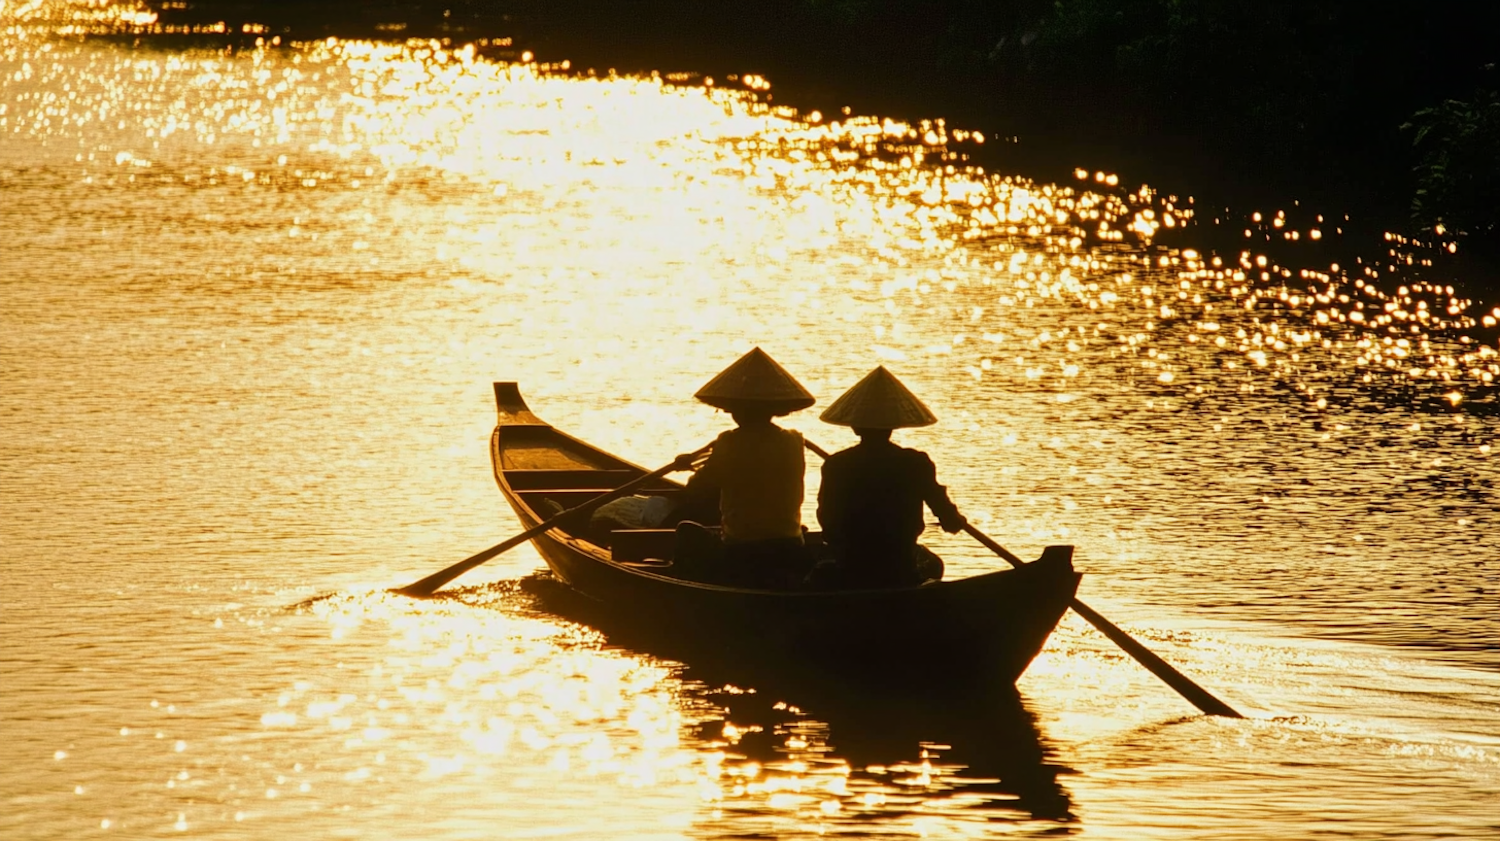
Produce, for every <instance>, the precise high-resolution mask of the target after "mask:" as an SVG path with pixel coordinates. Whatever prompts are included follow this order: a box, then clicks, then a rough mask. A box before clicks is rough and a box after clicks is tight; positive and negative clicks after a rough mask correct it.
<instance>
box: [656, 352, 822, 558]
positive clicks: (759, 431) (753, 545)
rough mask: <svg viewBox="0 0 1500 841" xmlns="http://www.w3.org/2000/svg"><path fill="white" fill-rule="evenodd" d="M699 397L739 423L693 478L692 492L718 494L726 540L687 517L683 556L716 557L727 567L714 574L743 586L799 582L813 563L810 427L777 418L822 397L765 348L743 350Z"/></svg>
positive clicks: (682, 528)
mask: <svg viewBox="0 0 1500 841" xmlns="http://www.w3.org/2000/svg"><path fill="white" fill-rule="evenodd" d="M694 396H695V397H697V398H698V399H699V400H701V401H703V402H704V403H707V404H708V405H710V406H713V407H715V408H718V409H723V410H725V411H727V412H729V414H730V415H731V416H732V417H733V418H734V422H735V425H736V426H735V428H734V429H731V430H729V431H727V432H724V433H723V434H721V435H720V436H719V437H718V438H717V439H715V440H714V444H713V451H712V453H711V454H710V455H709V457H708V459H707V461H705V462H704V463H703V465H702V466H701V467H700V468H698V470H697V472H695V473H694V474H693V476H692V478H691V479H689V480H688V491H687V495H688V496H689V497H690V498H692V497H698V498H701V497H702V496H703V495H705V494H714V495H717V497H718V508H719V522H720V525H721V527H722V532H721V533H722V545H719V544H718V543H717V541H714V540H713V538H712V536H711V535H710V534H708V533H706V532H705V530H703V529H702V528H701V527H695V526H694V524H691V523H683V524H682V525H681V526H679V528H678V556H679V559H680V560H682V561H684V562H686V563H692V562H693V560H694V559H695V558H697V559H702V558H703V557H704V556H710V558H709V562H710V563H714V565H716V566H718V567H719V569H718V570H716V571H714V572H715V573H716V574H715V575H714V576H713V577H715V578H716V579H718V580H721V581H723V582H725V583H729V584H734V585H737V586H746V587H776V586H781V585H785V584H790V583H792V582H795V581H796V580H798V579H800V578H801V576H802V574H803V573H804V572H805V567H806V565H807V562H806V560H805V553H804V552H803V551H802V494H803V474H804V472H805V471H806V461H805V459H804V457H803V452H802V446H803V444H802V433H800V432H797V431H796V430H792V429H783V428H781V427H779V426H777V425H776V424H775V423H774V422H773V421H772V419H773V418H775V417H779V416H782V415H787V414H791V413H792V412H795V411H797V410H799V409H805V408H807V407H808V406H811V405H812V404H813V403H815V402H816V399H815V398H814V397H813V396H812V395H811V394H809V393H808V391H807V389H805V388H803V387H802V384H801V383H799V382H797V380H796V378H795V377H793V376H792V375H791V374H789V373H787V371H786V369H785V368H782V367H781V366H780V365H778V364H777V363H776V360H774V359H772V358H771V357H770V355H769V354H767V353H766V352H765V351H763V350H761V349H760V348H755V349H753V350H751V351H750V352H749V353H747V354H745V355H744V356H742V357H740V359H739V360H738V361H736V362H735V363H734V364H733V365H730V366H729V367H728V368H726V369H724V371H723V373H721V374H719V375H718V376H716V377H714V378H713V379H712V380H709V382H708V384H707V385H705V386H703V388H701V389H699V390H698V393H697V394H696V395H694ZM714 555H718V556H720V557H719V558H717V559H713V558H712V556H714ZM715 561H717V563H715Z"/></svg>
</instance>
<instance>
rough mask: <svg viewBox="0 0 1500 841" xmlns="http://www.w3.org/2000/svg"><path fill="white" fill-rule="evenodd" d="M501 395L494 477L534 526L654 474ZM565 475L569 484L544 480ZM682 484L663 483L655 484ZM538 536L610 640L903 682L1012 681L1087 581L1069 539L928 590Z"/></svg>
mask: <svg viewBox="0 0 1500 841" xmlns="http://www.w3.org/2000/svg"><path fill="white" fill-rule="evenodd" d="M495 391H496V401H497V406H498V408H499V416H500V422H499V424H498V425H497V426H496V429H495V433H494V435H493V436H492V438H491V458H492V461H493V463H494V468H495V478H496V481H497V483H498V484H499V486H500V490H501V492H502V494H503V495H504V496H505V498H506V501H507V502H508V503H509V504H510V506H511V508H512V510H514V511H515V514H516V516H517V517H518V518H519V519H520V520H521V522H522V524H523V525H524V526H526V527H528V528H530V527H533V526H535V525H537V524H539V523H540V522H541V521H542V519H544V515H543V514H542V513H539V512H538V510H537V508H538V507H540V505H541V504H542V500H545V499H554V498H562V499H565V500H567V501H568V503H569V504H570V505H571V504H575V503H576V502H577V501H582V499H584V498H587V497H588V496H589V495H591V494H594V493H595V492H596V491H597V492H598V493H603V492H604V490H607V489H609V488H612V487H617V486H618V485H619V484H623V481H627V480H628V479H630V478H635V477H638V476H640V475H643V474H644V473H646V472H647V471H646V470H645V469H644V468H641V467H639V466H637V465H633V464H630V463H629V462H625V461H623V460H621V459H619V458H617V457H615V456H612V455H610V454H608V453H604V452H603V451H600V450H598V449H596V448H593V447H591V446H590V445H588V444H585V443H583V442H581V441H579V440H577V439H575V438H572V437H571V436H567V435H565V434H564V433H562V432H560V431H557V430H555V429H553V428H552V427H551V426H549V425H547V424H545V423H544V422H542V421H541V420H540V419H538V418H536V416H535V415H533V414H532V413H531V412H530V410H529V409H528V408H526V405H525V402H524V400H522V399H521V397H520V393H519V391H518V390H517V389H516V387H515V384H513V383H496V384H495ZM560 483H565V484H567V487H563V488H539V487H538V485H547V484H560ZM577 485H591V487H575V486H577ZM680 488H681V486H680V485H677V484H676V483H672V482H662V483H661V484H660V485H659V486H657V487H656V488H655V491H656V492H660V493H664V494H670V493H672V492H674V491H675V490H680ZM534 542H535V545H536V548H537V551H538V552H539V553H540V554H541V556H542V558H543V559H544V560H545V561H546V562H547V565H548V567H549V568H550V569H551V570H552V573H553V574H554V575H555V576H556V577H557V578H558V579H559V580H560V581H561V582H562V583H564V584H565V585H566V586H567V587H568V588H569V589H570V590H571V591H572V593H574V594H576V595H577V596H578V597H579V598H578V599H575V600H573V601H572V607H573V611H572V612H574V613H580V614H582V615H583V616H584V618H586V619H587V621H589V622H591V623H592V624H595V625H599V626H600V627H602V628H605V629H606V630H607V631H609V632H610V633H611V635H612V636H614V635H621V636H622V637H630V638H636V639H641V640H645V641H648V644H649V646H650V647H651V648H652V649H653V650H665V651H668V652H682V653H687V654H688V656H693V655H694V654H702V653H707V654H710V655H712V656H729V655H734V656H742V657H757V658H769V659H772V660H786V661H789V662H790V661H795V662H797V663H800V664H802V665H804V666H807V667H809V668H812V669H814V670H828V669H832V670H838V671H840V672H864V673H870V674H883V675H899V676H901V678H902V679H909V678H918V679H926V678H930V679H943V680H950V679H957V678H975V679H979V680H982V681H983V682H984V683H987V684H988V683H994V682H1000V683H1013V682H1014V681H1015V680H1016V679H1017V678H1018V677H1019V676H1020V675H1021V673H1022V672H1023V671H1025V669H1026V667H1027V665H1028V664H1030V662H1031V660H1032V659H1033V658H1034V657H1035V656H1036V655H1037V653H1038V652H1039V651H1040V650H1041V648H1042V646H1043V645H1044V644H1045V643H1046V640H1047V637H1048V636H1049V635H1050V634H1051V632H1052V630H1053V628H1054V627H1056V625H1057V622H1058V621H1059V620H1060V619H1061V617H1062V615H1063V613H1064V612H1065V611H1066V610H1067V608H1068V603H1069V601H1070V600H1071V599H1072V598H1073V595H1074V593H1075V591H1076V589H1077V586H1078V581H1079V577H1080V576H1079V575H1078V574H1077V573H1075V572H1074V571H1073V568H1072V563H1071V555H1072V549H1071V547H1050V548H1049V550H1048V551H1047V552H1046V553H1044V555H1043V557H1042V559H1040V560H1039V561H1037V562H1035V563H1031V564H1027V565H1025V566H1023V567H1021V568H1019V569H1013V570H1003V571H998V572H993V573H988V574H984V575H979V576H974V577H971V578H965V579H960V580H955V581H945V582H938V583H933V584H928V585H925V586H922V587H911V588H900V589H885V590H856V591H837V592H817V591H809V592H785V591H770V590H750V589H742V588H735V587H725V586H718V585H713V584H705V583H700V582H695V581H687V580H683V579H678V578H674V577H672V575H671V568H670V566H669V565H666V564H662V563H659V562H658V563H644V564H642V563H625V562H617V561H615V560H613V559H612V557H611V553H610V550H609V549H607V548H605V547H602V546H599V545H597V544H595V543H593V542H591V541H590V540H589V539H587V535H585V534H575V533H572V532H570V531H568V530H565V529H562V528H555V529H552V530H551V531H549V532H547V533H546V534H544V535H542V536H539V537H537V538H536V539H535V541H534Z"/></svg>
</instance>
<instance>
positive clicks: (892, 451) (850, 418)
mask: <svg viewBox="0 0 1500 841" xmlns="http://www.w3.org/2000/svg"><path fill="white" fill-rule="evenodd" d="M821 419H822V420H824V421H826V422H828V423H832V424H838V425H840V426H849V427H853V428H854V433H855V434H856V435H858V436H859V443H858V444H856V445H855V446H853V447H850V448H849V449H847V450H843V451H841V452H837V453H834V454H833V455H831V456H829V457H828V459H827V461H825V462H823V484H822V487H821V488H820V489H819V491H818V523H819V524H820V525H822V527H823V539H824V541H825V542H826V543H827V545H828V546H829V548H830V549H831V550H832V552H833V555H834V561H835V564H834V566H835V571H834V572H832V573H830V572H829V571H828V570H827V568H824V569H822V570H820V573H822V574H821V575H820V576H819V577H820V578H821V579H822V580H823V582H824V583H827V582H828V581H829V580H830V579H833V580H835V581H836V583H837V584H838V585H839V586H845V587H908V586H916V585H918V584H921V583H922V582H923V581H924V580H930V579H934V578H940V577H941V576H942V561H940V560H938V559H937V556H936V555H934V554H932V553H931V552H930V551H929V550H927V549H926V547H923V546H921V545H920V544H918V543H917V538H918V537H919V536H920V535H921V534H922V530H923V529H924V528H925V525H924V523H923V522H922V506H923V505H924V504H925V505H926V506H927V507H928V508H930V509H932V513H934V514H936V515H937V518H938V522H940V523H941V524H942V527H943V530H944V531H946V532H948V533H949V534H952V533H954V532H957V531H959V530H960V529H962V528H963V527H964V525H965V524H966V523H967V522H968V521H967V520H965V519H964V516H963V515H962V514H960V513H959V512H958V508H957V507H956V506H954V504H953V501H952V500H950V499H949V498H948V491H947V489H946V488H944V487H943V486H942V485H939V484H938V482H937V468H936V467H935V466H934V465H933V463H932V459H931V458H928V456H927V454H926V453H924V452H922V451H920V450H913V449H908V448H906V447H900V446H897V445H896V444H894V443H892V441H891V432H892V430H896V429H903V428H907V427H917V426H929V425H931V424H934V423H937V416H935V415H934V414H933V413H932V411H931V410H930V409H928V408H927V407H926V406H925V405H923V403H922V401H921V400H918V399H917V396H916V395H915V394H912V393H911V391H909V390H908V389H907V388H906V386H904V385H902V384H901V381H900V380H898V379H896V377H895V375H894V374H892V373H891V372H890V371H887V370H886V369H885V368H884V367H883V366H882V367H879V368H876V369H875V370H873V371H871V372H870V373H869V374H867V375H866V376H865V378H864V379H862V380H860V381H859V382H858V383H856V384H855V385H854V386H853V387H852V388H850V389H849V390H848V391H846V392H845V393H844V395H843V396H842V397H840V398H839V399H837V400H835V401H834V402H833V405H831V406H829V407H828V409H827V410H826V411H824V412H823V415H822V418H821Z"/></svg>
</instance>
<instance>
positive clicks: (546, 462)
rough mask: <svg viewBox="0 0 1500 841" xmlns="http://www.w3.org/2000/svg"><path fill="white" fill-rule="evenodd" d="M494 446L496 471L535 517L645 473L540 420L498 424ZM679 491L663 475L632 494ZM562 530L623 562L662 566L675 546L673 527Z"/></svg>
mask: <svg viewBox="0 0 1500 841" xmlns="http://www.w3.org/2000/svg"><path fill="white" fill-rule="evenodd" d="M493 445H494V456H495V459H496V467H497V473H498V474H500V478H502V479H503V481H504V482H505V483H506V484H507V485H508V486H509V487H510V489H511V490H512V491H513V492H514V494H515V497H516V498H517V499H518V500H519V501H520V502H521V503H522V504H524V505H525V506H526V507H527V508H529V509H530V510H531V511H532V512H533V514H534V516H535V517H536V518H537V519H538V520H544V519H546V518H547V517H550V516H552V515H553V514H554V513H555V512H556V511H557V510H559V509H562V510H566V509H569V508H573V507H575V506H578V505H582V504H583V503H585V502H588V501H589V500H591V499H594V498H596V497H598V496H600V495H602V494H606V493H609V492H610V491H612V490H614V489H616V488H618V487H620V486H621V485H623V484H625V483H626V482H629V481H631V480H633V479H636V478H638V477H640V476H642V475H644V474H645V473H646V471H645V470H644V469H642V468H640V467H638V466H636V465H633V464H630V463H628V462H625V461H622V460H620V459H616V458H614V457H612V456H609V455H608V454H606V453H603V452H600V451H599V450H596V449H594V448H592V447H590V446H588V445H587V444H584V443H583V442H581V441H578V440H576V439H574V438H572V437H571V436H568V435H565V434H563V433H561V432H558V431H557V430H556V429H554V428H553V427H551V426H549V425H546V424H542V423H537V424H534V425H533V424H524V425H502V426H500V427H499V428H497V429H496V431H495V440H494V442H493ZM682 491H683V486H682V485H681V484H679V483H677V482H673V481H672V480H670V479H665V478H663V479H657V480H654V481H652V482H647V483H646V484H644V485H642V486H641V487H640V488H637V489H636V491H635V493H636V494H638V495H641V496H660V497H665V498H667V499H673V498H675V497H677V496H679V495H680V494H681V493H682ZM562 530H563V531H565V532H567V533H568V534H570V535H572V536H574V537H576V538H579V539H582V540H587V541H589V542H591V543H594V544H596V545H599V546H600V547H601V551H606V550H607V551H609V552H610V553H611V556H612V559H613V560H615V561H619V562H622V563H632V564H642V565H651V566H665V565H666V564H667V562H670V560H671V558H672V555H673V548H674V546H675V539H674V536H675V531H674V530H673V529H670V528H665V529H612V530H610V531H609V532H607V533H605V534H597V533H595V534H590V533H588V532H587V529H586V528H580V527H579V526H578V525H573V526H571V527H567V526H565V527H563V529H562Z"/></svg>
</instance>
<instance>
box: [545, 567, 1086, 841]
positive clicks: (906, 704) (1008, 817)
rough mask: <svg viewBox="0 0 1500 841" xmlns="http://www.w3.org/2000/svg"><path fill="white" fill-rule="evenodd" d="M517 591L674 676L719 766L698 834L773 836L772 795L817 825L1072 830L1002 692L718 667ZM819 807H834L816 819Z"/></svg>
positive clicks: (761, 664) (573, 598)
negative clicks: (952, 824)
mask: <svg viewBox="0 0 1500 841" xmlns="http://www.w3.org/2000/svg"><path fill="white" fill-rule="evenodd" d="M520 585H521V590H522V591H524V592H525V593H527V594H529V595H530V596H532V597H533V598H534V599H536V603H537V606H538V607H540V608H541V609H543V610H545V611H547V612H549V613H553V614H557V615H560V616H562V617H564V618H567V619H572V620H575V621H580V622H584V623H587V624H590V625H593V626H594V627H596V628H598V629H600V630H602V631H603V632H604V634H605V636H606V639H607V641H608V644H609V645H610V646H612V647H620V648H625V649H630V650H632V651H637V652H644V653H648V654H654V655H659V656H665V657H670V658H672V659H676V660H679V661H682V662H683V663H684V664H685V665H684V666H682V667H681V671H680V672H678V678H679V682H680V685H681V686H682V687H683V695H684V707H685V709H686V710H687V711H688V712H689V716H688V717H689V718H690V719H691V720H692V721H693V723H692V724H691V726H690V734H691V736H692V737H693V741H694V742H695V743H696V744H697V745H698V746H699V748H700V749H701V750H704V751H709V752H713V751H718V752H721V753H722V759H720V760H718V761H716V762H711V763H708V771H709V774H710V776H711V777H713V778H714V779H713V781H714V782H715V783H717V784H718V787H719V791H718V795H717V797H716V798H715V799H714V802H715V806H716V810H715V811H718V812H722V815H720V816H718V817H714V816H712V815H710V814H705V815H704V816H703V818H702V819H701V820H700V825H699V826H698V830H699V832H698V834H701V835H706V836H715V835H718V834H720V832H719V831H717V830H722V834H725V835H730V836H734V837H745V836H746V834H747V830H746V822H747V821H749V822H750V823H754V822H755V820H756V819H764V820H766V821H769V822H771V825H768V826H766V827H764V829H765V833H764V834H765V835H766V837H774V836H775V835H776V834H777V833H776V827H775V825H774V823H775V821H778V820H786V819H788V818H792V819H793V820H796V817H795V816H796V809H792V810H791V812H788V807H787V805H786V804H784V803H783V804H780V805H773V801H774V799H775V797H776V796H777V795H778V794H783V795H784V794H785V793H786V792H796V793H797V794H798V795H800V796H804V797H808V798H809V799H812V800H814V801H815V802H812V803H807V804H804V806H805V808H804V809H803V810H802V811H803V813H804V814H803V815H802V817H805V816H806V813H809V812H817V818H818V819H819V820H820V821H823V822H837V821H856V822H867V821H873V822H881V821H890V820H896V821H903V820H905V819H907V818H910V817H913V816H916V815H922V816H926V817H939V818H941V817H943V816H948V817H954V818H960V819H963V820H973V819H975V818H978V819H982V820H985V821H986V822H992V821H1000V822H1025V821H1033V820H1040V821H1048V822H1068V821H1071V820H1072V819H1073V814H1072V804H1071V800H1070V798H1069V797H1068V794H1067V792H1066V791H1065V790H1064V788H1063V787H1062V785H1061V784H1060V783H1059V780H1058V777H1059V776H1060V775H1063V774H1067V773H1071V772H1070V770H1069V769H1067V768H1066V767H1064V766H1062V765H1060V764H1058V763H1057V762H1056V761H1055V758H1054V757H1053V756H1052V754H1051V752H1050V751H1049V750H1048V749H1047V747H1046V746H1045V744H1044V742H1043V739H1042V737H1041V734H1040V733H1039V732H1038V730H1037V727H1036V724H1035V719H1034V717H1033V716H1032V714H1031V712H1030V711H1029V710H1027V709H1026V707H1025V704H1024V702H1023V701H1022V699H1021V697H1020V695H1019V694H1018V693H1017V692H1016V689H1015V687H1014V686H1013V685H1011V684H1009V683H1006V682H1003V681H991V682H988V683H982V682H976V681H973V680H969V679H959V680H945V679H941V678H939V679H932V678H928V679H924V680H912V679H910V678H909V677H908V678H903V677H901V676H900V673H899V672H897V673H894V674H893V673H888V672H875V671H868V670H861V671H856V672H853V673H850V672H848V671H846V670H841V671H832V670H828V669H825V668H822V667H821V666H820V665H819V664H817V663H813V662H809V661H807V660H805V659H803V658H789V657H785V656H779V655H777V654H776V653H773V652H764V653H760V654H754V653H741V656H738V657H723V656H719V655H720V654H722V652H719V651H716V650H715V648H714V644H713V643H712V641H711V640H710V639H709V638H703V637H692V636H690V637H687V638H686V639H685V638H683V637H681V636H677V635H673V634H663V633H659V632H656V631H654V630H653V628H652V626H651V625H650V624H649V623H640V622H628V621H626V622H622V621H619V619H618V612H617V611H606V610H601V609H600V608H601V605H600V603H599V602H597V601H595V600H593V599H590V598H587V597H585V596H582V595H580V594H579V593H578V592H577V591H576V590H573V589H572V588H570V587H568V586H567V585H566V584H563V583H562V582H561V581H559V580H558V579H557V578H555V577H554V576H552V575H550V574H548V573H545V572H542V573H537V574H536V575H532V576H529V577H527V578H525V579H522V581H521V582H520ZM830 799H833V800H839V801H841V803H840V808H839V809H838V810H836V811H835V812H832V813H823V812H821V811H818V809H817V807H818V806H820V805H822V803H823V802H827V801H828V800H830ZM714 824H722V826H717V827H716V826H714ZM749 834H750V835H754V834H755V833H753V832H752V833H749Z"/></svg>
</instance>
